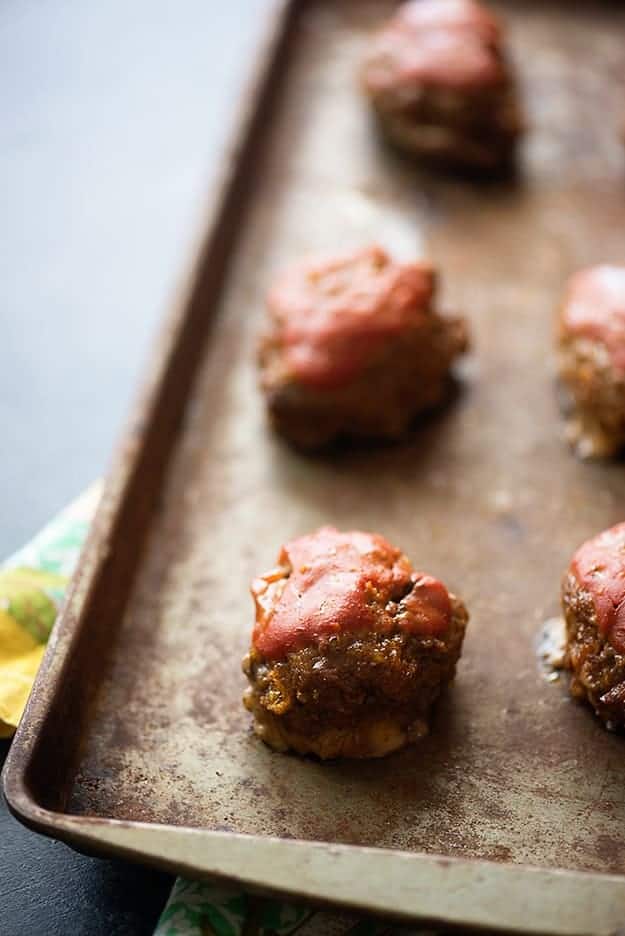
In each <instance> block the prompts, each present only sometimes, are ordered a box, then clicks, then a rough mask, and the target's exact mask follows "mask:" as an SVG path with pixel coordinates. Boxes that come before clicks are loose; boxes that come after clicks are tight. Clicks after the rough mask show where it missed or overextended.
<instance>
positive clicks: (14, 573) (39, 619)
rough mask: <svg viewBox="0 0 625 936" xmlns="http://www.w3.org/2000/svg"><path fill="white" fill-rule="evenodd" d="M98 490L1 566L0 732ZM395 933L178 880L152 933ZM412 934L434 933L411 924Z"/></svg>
mask: <svg viewBox="0 0 625 936" xmlns="http://www.w3.org/2000/svg"><path fill="white" fill-rule="evenodd" d="M99 494H100V486H99V485H94V486H93V487H92V488H90V489H89V490H88V491H87V492H86V493H85V494H84V495H83V496H82V497H80V498H79V499H78V500H77V501H75V503H73V504H72V505H71V506H70V507H68V508H67V509H66V510H64V511H63V512H62V513H61V514H59V516H58V517H56V518H55V519H54V520H53V521H52V522H51V523H50V524H49V525H48V526H46V527H45V529H43V530H42V531H41V533H39V534H38V535H37V536H36V537H35V538H34V539H33V540H32V541H31V542H30V543H29V544H28V545H27V546H26V547H24V549H21V550H20V551H19V552H18V553H16V554H15V555H14V556H13V557H12V558H11V559H9V560H8V561H7V562H5V563H4V565H3V566H2V568H0V737H1V736H5V737H6V736H10V734H12V733H13V731H14V730H15V727H16V725H17V723H18V720H19V716H20V715H21V712H22V710H23V707H24V705H25V703H26V699H27V697H28V692H29V690H30V686H31V685H32V680H33V678H34V675H35V673H36V670H37V666H38V665H39V662H40V660H41V657H42V655H43V651H44V649H45V644H46V642H47V640H48V637H49V635H50V631H51V630H52V625H53V624H54V621H55V619H56V615H57V612H58V608H59V605H60V603H61V600H62V598H63V595H64V592H65V588H66V586H67V582H68V578H69V576H70V575H71V573H72V571H73V569H74V567H75V565H76V562H77V559H78V555H79V553H80V549H81V547H82V544H83V542H84V539H85V536H86V534H87V531H88V529H89V525H90V522H91V518H92V516H93V513H94V511H95V508H96V506H97V503H98V500H99ZM396 932H398V930H397V928H396V927H393V926H390V925H389V924H388V923H386V924H385V923H381V922H379V921H374V920H358V919H356V918H354V917H351V916H347V915H345V914H339V913H328V912H326V911H320V910H311V909H310V908H308V907H305V906H302V905H297V904H291V903H285V902H283V901H280V900H270V899H267V898H259V897H252V896H251V895H249V894H244V893H241V892H240V891H237V890H234V889H231V888H227V887H224V886H222V885H217V884H206V883H197V882H195V881H183V880H181V879H179V880H177V881H176V884H175V885H174V888H173V890H172V893H171V895H170V897H169V900H168V902H167V905H166V907H165V909H164V910H163V913H162V915H161V918H160V920H159V922H158V925H157V927H156V931H155V934H154V936H290V934H295V933H297V934H298V936H347V934H350V936H392V934H394V933H396ZM402 932H403V933H405V934H407V931H406V930H402ZM411 936H434V934H432V933H430V934H426V933H425V931H423V930H421V931H418V932H417V931H415V930H413V931H411Z"/></svg>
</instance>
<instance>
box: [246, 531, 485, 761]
mask: <svg viewBox="0 0 625 936" xmlns="http://www.w3.org/2000/svg"><path fill="white" fill-rule="evenodd" d="M278 563H279V564H278V566H277V567H276V568H275V569H273V570H271V571H270V572H268V573H267V574H265V575H263V576H260V577H259V578H257V579H255V580H254V582H253V583H252V594H253V596H254V600H255V604H256V622H255V626H254V631H253V634H252V643H251V649H250V652H249V654H248V656H247V657H246V658H245V660H244V662H243V670H244V672H245V674H246V675H247V677H248V679H249V682H250V688H249V689H248V691H247V693H246V695H245V697H244V703H245V705H246V707H247V708H248V709H249V710H250V711H251V712H252V714H253V715H254V719H255V728H256V732H257V733H258V734H259V735H260V737H261V738H262V739H263V740H264V741H265V742H266V743H267V744H269V745H270V746H271V747H273V748H275V749H277V750H287V749H293V750H295V751H297V752H298V753H300V754H307V753H312V754H316V755H317V756H318V757H321V758H324V759H326V758H334V757H382V756H384V755H385V754H388V753H389V752H390V751H393V750H396V749H397V748H400V747H403V746H404V745H406V744H409V743H411V742H412V741H415V740H417V739H418V738H419V737H421V736H422V735H423V734H425V733H426V731H427V715H428V711H429V708H430V706H431V705H432V703H433V702H434V700H435V699H436V697H437V696H438V695H439V693H440V691H441V689H442V687H443V686H445V685H446V684H447V683H448V682H449V681H450V680H451V679H453V676H454V673H455V668H456V662H457V660H458V658H459V656H460V652H461V648H462V641H463V638H464V632H465V627H466V623H467V620H468V615H467V612H466V609H465V608H464V605H463V604H462V602H461V601H459V599H457V598H455V597H454V596H453V595H450V593H449V592H448V590H447V589H446V587H445V586H444V585H443V583H442V582H440V581H438V580H437V579H435V578H432V576H429V575H426V574H424V573H420V572H416V571H415V570H414V569H413V567H412V565H411V563H410V561H409V560H408V558H407V557H406V556H405V555H403V554H402V553H401V551H400V550H399V549H397V548H396V547H394V546H392V545H391V544H390V543H389V542H388V541H387V540H385V539H384V538H383V537H381V536H379V535H377V534H371V533H364V532H362V531H358V530H354V531H351V532H348V533H341V532H339V531H338V530H336V529H335V528H334V527H322V528H321V529H319V530H317V531H315V532H314V533H311V534H308V535H307V536H303V537H300V538H299V539H296V540H293V541H291V542H290V543H287V544H286V545H285V546H284V547H283V548H282V550H281V551H280V554H279V557H278Z"/></svg>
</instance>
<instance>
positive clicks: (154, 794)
mask: <svg viewBox="0 0 625 936" xmlns="http://www.w3.org/2000/svg"><path fill="white" fill-rule="evenodd" d="M389 6H390V4H387V3H386V2H377V0H376V2H373V0H360V2H356V0H352V2H349V0H310V2H308V3H302V4H299V5H295V4H293V3H287V2H282V3H277V4H274V5H273V7H272V9H271V12H270V13H268V21H267V27H268V35H267V39H266V42H265V44H264V46H263V50H262V53H261V55H260V65H259V70H258V73H257V77H256V80H255V83H254V90H253V93H251V94H250V95H249V96H248V98H247V99H246V100H245V101H244V113H243V116H242V119H241V121H240V126H239V130H238V133H237V135H236V142H235V145H233V147H232V148H231V149H230V151H229V155H228V159H227V160H226V161H225V162H224V169H223V178H222V184H221V186H220V187H219V188H218V189H217V190H215V191H214V194H213V200H212V208H211V215H210V223H209V225H208V230H207V233H206V236H205V239H204V243H203V247H202V249H201V251H200V252H199V255H198V258H197V260H196V263H195V266H194V268H193V271H192V273H191V275H190V276H189V278H188V280H187V284H186V287H185V289H184V290H183V292H182V294H181V297H180V299H179V302H178V303H177V307H176V310H175V312H174V314H173V316H172V318H171V320H170V322H169V325H168V328H167V330H166V334H165V336H164V339H163V341H162V343H161V344H160V348H159V351H158V353H157V355H156V358H155V362H154V365H153V368H152V371H151V375H150V379H149V381H148V385H147V390H146V392H145V393H144V395H143V398H142V402H141V405H140V406H139V408H138V410H137V411H136V415H135V416H134V418H133V420H132V423H131V426H130V430H129V432H128V434H127V436H126V440H125V443H124V445H123V447H122V449H121V452H120V453H119V455H118V458H117V461H116V463H115V466H114V469H113V471H112V473H111V475H110V478H109V482H108V486H107V489H106V494H105V496H104V499H103V502H102V506H101V508H100V511H99V514H98V517H97V520H96V522H95V525H94V528H93V532H92V534H91V538H90V540H89V543H88V545H87V547H86V549H85V552H84V554H83V557H82V560H81V563H80V568H79V570H78V573H77V575H76V577H75V579H74V582H73V587H72V590H71V596H70V598H69V601H68V604H67V607H66V608H65V611H64V613H63V615H62V618H61V620H60V622H59V624H58V626H57V627H56V629H55V632H54V635H53V638H52V641H51V644H50V649H49V652H48V654H47V656H46V658H45V662H44V664H43V667H42V671H41V674H40V676H39V679H38V681H37V684H36V686H35V689H34V691H33V694H32V698H31V701H30V704H29V707H28V711H27V713H26V715H25V717H24V720H23V722H22V725H21V727H20V730H19V732H18V734H17V736H16V739H15V742H14V744H13V747H12V750H11V753H10V756H9V759H8V761H7V765H6V770H5V775H4V783H5V792H6V796H7V799H8V801H9V804H10V806H11V808H12V810H13V811H14V812H15V814H16V815H17V816H18V817H19V818H20V819H22V821H24V822H26V823H27V824H28V825H30V826H32V827H33V828H35V829H38V830H39V831H41V832H44V833H46V834H49V835H52V836H55V837H57V838H60V839H64V840H65V841H67V842H70V843H72V844H73V845H75V846H77V847H79V848H81V849H86V850H88V851H93V852H102V853H117V854H122V855H124V856H127V857H133V858H136V859H137V860H140V861H146V862H150V863H153V864H155V865H159V866H162V867H166V868H169V869H172V870H175V871H179V872H181V873H184V874H188V875H194V876H198V877H202V876H210V877H218V878H223V879H228V880H235V881H238V882H240V883H242V884H244V885H245V886H246V887H249V888H253V889H254V888H255V889H260V890H263V891H272V892H276V893H281V894H289V895H297V896H299V897H303V898H307V899H310V900H312V901H319V902H325V903H329V904H338V903H340V904H343V905H347V906H349V907H351V908H353V909H355V910H358V911H367V912H375V913H389V914H392V915H394V916H395V917H397V918H400V919H404V920H415V919H419V920H428V921H431V922H436V923H437V924H444V925H446V926H465V927H491V928H494V929H499V930H502V931H507V932H518V933H549V934H561V936H563V934H578V936H581V934H586V936H587V934H597V936H599V934H601V936H606V934H609V933H614V932H616V931H617V930H618V929H619V927H620V926H625V876H624V875H625V834H624V832H623V828H624V827H625V757H624V754H625V749H624V748H623V739H622V738H621V737H617V736H615V735H612V734H609V733H607V732H605V731H604V730H603V729H602V728H601V727H600V726H599V725H598V724H597V723H596V722H595V720H594V719H593V717H592V715H591V714H590V713H589V712H587V711H586V710H585V709H583V708H581V707H580V706H578V705H576V704H574V703H573V702H571V701H570V700H569V698H568V695H567V692H566V688H565V686H564V685H563V683H562V681H561V683H560V684H556V685H553V684H550V683H549V682H547V680H546V679H545V678H544V675H543V673H542V672H541V670H540V667H539V666H538V664H537V662H536V656H535V650H534V642H535V637H536V633H537V631H538V630H539V629H540V626H541V624H542V622H543V621H544V620H545V619H546V618H548V617H550V616H552V615H553V614H555V613H557V595H558V584H559V578H560V574H561V572H562V569H563V568H564V566H565V564H566V562H567V560H568V557H569V555H570V553H571V552H572V550H573V549H574V548H575V547H576V545H577V544H578V543H579V542H580V541H581V540H583V539H584V538H585V537H587V536H588V535H590V534H591V533H594V532H595V531H597V530H599V529H601V528H603V527H605V526H607V525H608V524H610V523H613V522H615V521H617V520H621V519H623V510H624V504H625V473H624V472H623V467H622V465H619V464H584V463H581V462H579V461H577V460H576V459H575V458H574V457H573V456H572V455H571V454H570V453H569V452H568V450H567V449H566V447H565V445H564V444H563V441H562V439H561V435H560V423H559V415H558V411H557V406H556V401H555V399H554V393H553V385H552V373H551V371H552V365H551V331H552V324H551V322H552V310H553V306H554V303H555V301H556V298H557V295H558V292H559V289H560V286H561V284H562V281H563V279H564V278H565V277H566V275H567V274H568V273H569V272H571V271H572V270H573V269H575V268H576V267H578V266H580V265H583V264H587V263H591V262H595V261H599V260H603V259H606V258H607V259H610V260H612V261H615V262H621V263H624V262H625V239H624V238H623V223H624V220H625V187H624V181H625V173H624V160H623V154H622V152H621V148H620V144H619V142H618V136H617V117H618V111H617V106H618V104H619V98H621V97H622V78H623V76H624V75H625V45H624V44H623V41H622V37H623V35H624V30H625V9H624V8H623V7H622V6H620V5H616V4H613V5H612V4H607V3H606V4H602V3H590V2H586V3H584V2H579V3H576V4H574V5H573V4H567V5H561V6H555V5H554V6H551V5H548V4H543V3H536V2H518V3H515V4H514V5H513V4H510V5H508V6H506V8H505V9H506V13H507V15H508V18H509V22H510V28H511V39H512V44H513V48H514V53H515V55H516V57H517V59H518V64H519V67H520V69H521V74H522V80H523V84H524V92H525V98H526V101H527V104H528V110H529V116H530V122H531V125H532V133H531V137H530V138H529V140H528V143H527V145H526V147H525V150H524V153H523V160H522V168H521V172H520V173H519V176H518V178H517V179H515V180H510V181H509V182H506V183H499V184H497V185H494V184H492V185H484V184H483V185H481V186H478V185H473V184H469V183H467V182H460V181H455V180H453V179H449V178H448V179H443V178H435V177H433V176H428V175H425V174H421V173H420V172H418V171H417V170H416V169H415V168H414V167H412V166H410V165H408V164H407V163H404V162H402V161H401V160H399V159H398V158H396V157H395V156H393V155H391V154H390V153H389V152H387V151H386V150H385V149H384V148H383V147H382V146H380V145H379V144H378V142H377V141H376V139H375V136H374V135H373V133H372V128H371V126H370V124H369V119H368V115H367V113H366V109H365V108H364V106H363V104H362V102H361V100H360V98H359V95H358V90H357V86H356V81H355V77H354V74H355V70H356V66H357V62H358V60H359V57H360V55H361V53H362V49H363V46H364V43H365V42H366V39H367V35H368V33H369V31H370V29H371V28H373V26H374V25H375V24H376V23H377V22H378V21H379V20H380V18H381V17H382V16H383V15H384V14H385V13H386V12H387V10H388V8H389ZM616 76H620V79H619V80H620V85H618V86H617V84H616ZM371 240H378V241H381V242H382V243H384V244H386V245H388V246H389V247H390V248H391V249H393V250H395V251H396V252H398V253H400V254H403V255H414V254H415V253H420V252H421V251H423V250H427V252H428V253H430V254H431V255H432V256H433V258H434V259H435V260H436V262H437V263H439V264H440V267H441V269H442V270H443V271H444V283H445V287H444V293H445V295H444V299H445V304H446V306H447V307H449V308H450V309H452V310H461V311H463V312H465V313H466V314H467V315H468V316H469V318H470V320H471V324H472V328H473V334H474V347H475V351H474V354H473V357H472V360H471V362H470V363H469V365H468V366H467V369H466V373H465V374H464V378H463V389H462V391H461V392H460V394H459V395H458V397H457V399H456V400H455V402H454V403H453V404H452V405H451V406H450V407H449V409H448V410H447V411H446V412H445V413H443V414H441V415H440V416H439V417H438V418H437V419H435V420H431V421H430V422H428V424H427V425H425V426H423V427H422V428H421V429H420V430H417V431H415V433H414V434H413V435H412V437H411V438H410V439H409V440H407V441H406V443H405V444H402V445H399V446H395V447H383V448H376V449H368V450H367V449H364V448H360V449H357V450H346V449H344V450H342V451H341V452H337V453H335V454H334V455H328V456H325V457H323V458H313V457H304V456H300V455H297V454H294V453H293V452H291V451H289V450H288V448H287V447H286V446H284V445H283V444H281V442H280V441H278V440H276V439H274V438H272V437H271V435H270V434H269V433H268V430H267V427H266V425H265V421H264V415H263V409H262V404H261V401H260V400H259V397H258V393H257V390H256V384H255V373H254V366H253V349H254V342H255V337H256V333H257V331H258V328H259V322H260V319H261V315H262V307H263V294H264V291H265V288H266V287H267V284H268V283H269V281H270V280H271V277H272V275H273V273H274V271H275V270H276V269H277V268H279V267H281V266H282V265H283V264H285V263H287V262H288V261H290V260H291V259H293V258H295V257H298V256H299V255H300V254H301V253H302V252H306V251H316V250H319V249H323V250H331V249H334V248H335V247H339V246H340V247H342V246H345V245H346V244H349V243H354V244H361V243H364V242H368V241H371ZM322 522H332V523H335V524H336V525H338V526H340V527H344V528H349V527H352V526H358V527H361V528H365V529H367V528H369V529H373V530H378V531H380V532H382V533H383V534H385V535H387V536H388V537H389V538H390V539H391V540H393V541H396V542H397V543H398V544H400V545H401V546H402V547H403V548H404V549H405V551H406V552H407V553H408V554H409V555H410V556H411V557H412V558H413V560H414V561H415V563H416V564H417V565H419V566H423V567H425V568H427V569H428V570H429V571H431V572H432V573H433V574H435V575H439V576H440V577H441V578H443V579H444V580H445V581H446V582H448V583H449V584H450V586H451V587H452V588H453V589H454V590H455V591H457V592H458V593H459V594H462V596H463V597H464V598H465V600H466V602H467V604H468V606H469V608H470V609H471V612H472V621H471V625H470V629H469V633H468V637H467V641H466V649H465V654H464V657H463V660H462V662H461V665H460V668H459V673H458V678H457V681H456V684H455V686H454V687H453V689H452V690H451V691H450V692H449V693H448V694H447V696H446V698H445V699H444V700H443V701H442V703H441V704H440V705H439V707H438V710H437V715H436V719H435V724H434V726H433V731H432V733H431V735H430V737H429V738H427V739H426V740H425V741H424V742H423V743H422V744H420V745H419V746H417V747H415V748H413V749H411V750H408V751H405V752H403V753H400V754H397V755H395V756H393V757H390V758H388V759H386V760H383V761H379V762H372V763H359V764H357V765H354V764H351V763H331V764H323V765H322V764H319V763H316V762H314V761H312V760H305V759H296V758H292V757H287V756H283V755H278V754H274V753H272V752H270V751H269V750H268V749H267V748H265V747H263V745H262V744H261V743H260V742H259V741H258V740H256V739H255V738H254V736H253V735H252V733H251V732H250V729H249V723H248V716H247V714H246V713H245V712H244V710H243V708H242V706H241V704H240V696H241V692H242V689H243V685H242V676H241V673H240V669H239V661H240V658H241V656H242V654H243V652H244V650H245V647H246V642H247V638H248V634H249V629H250V625H251V617H252V607H251V602H250V599H249V596H248V592H247V583H248V581H249V580H250V579H251V577H252V576H253V575H254V574H255V573H256V572H258V571H259V570H262V569H264V568H265V567H267V566H268V565H270V564H271V563H272V561H273V559H274V555H275V552H276V549H277V547H278V546H279V544H280V543H281V542H282V541H283V540H285V539H288V538H290V537H292V536H293V535H295V534H298V533H301V532H303V531H306V530H308V529H310V528H312V527H314V526H316V525H318V524H320V523H322Z"/></svg>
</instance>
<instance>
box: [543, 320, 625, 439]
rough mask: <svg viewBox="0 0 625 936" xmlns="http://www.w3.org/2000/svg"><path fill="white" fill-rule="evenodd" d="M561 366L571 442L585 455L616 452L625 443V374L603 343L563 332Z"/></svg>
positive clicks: (560, 353) (559, 364)
mask: <svg viewBox="0 0 625 936" xmlns="http://www.w3.org/2000/svg"><path fill="white" fill-rule="evenodd" d="M558 369H559V376H560V380H561V381H562V385H563V387H564V388H565V390H566V392H567V394H568V399H567V400H566V401H565V408H566V409H567V410H568V412H567V424H566V433H567V438H568V440H569V442H570V443H571V445H572V446H573V447H574V448H575V450H576V451H577V453H578V454H579V455H580V456H582V457H583V458H592V457H607V456H611V455H616V454H617V453H618V452H620V451H621V449H622V448H623V447H624V446H625V377H624V376H623V375H621V374H620V373H618V372H617V371H616V370H615V369H614V367H613V365H612V363H611V361H610V358H609V355H608V354H607V353H606V349H605V347H604V346H603V344H602V343H601V342H599V341H593V340H592V339H590V338H584V337H578V336H575V335H570V334H567V333H566V332H563V333H562V334H561V336H560V347H559V355H558Z"/></svg>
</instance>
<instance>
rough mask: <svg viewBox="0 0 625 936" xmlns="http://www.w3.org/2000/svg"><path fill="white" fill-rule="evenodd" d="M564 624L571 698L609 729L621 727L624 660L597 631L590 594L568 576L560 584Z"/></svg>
mask: <svg viewBox="0 0 625 936" xmlns="http://www.w3.org/2000/svg"><path fill="white" fill-rule="evenodd" d="M562 608H563V611H564V617H565V621H566V643H567V646H566V656H565V666H566V667H567V668H568V669H570V670H571V671H572V674H573V675H572V677H571V694H572V695H573V696H574V697H575V698H577V699H584V700H586V701H588V702H589V703H590V705H591V706H592V707H593V709H594V710H595V712H596V714H597V715H598V716H599V718H600V719H601V720H602V721H603V722H604V723H605V724H606V725H608V726H610V727H622V726H623V725H625V656H624V655H623V654H621V653H619V652H618V651H617V650H616V649H615V648H614V647H613V646H612V644H611V643H610V641H609V640H608V639H607V637H606V636H605V635H604V634H602V633H601V632H600V630H599V627H598V623H597V612H596V609H595V604H594V601H593V598H592V595H591V593H590V591H589V590H588V589H586V588H584V587H583V586H582V585H580V583H579V582H578V580H577V578H576V576H575V575H574V574H573V573H572V572H570V571H569V572H568V573H567V574H566V575H565V577H564V580H563V583H562Z"/></svg>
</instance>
